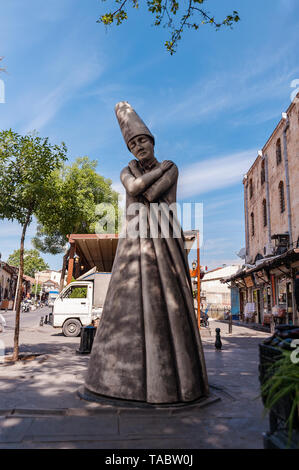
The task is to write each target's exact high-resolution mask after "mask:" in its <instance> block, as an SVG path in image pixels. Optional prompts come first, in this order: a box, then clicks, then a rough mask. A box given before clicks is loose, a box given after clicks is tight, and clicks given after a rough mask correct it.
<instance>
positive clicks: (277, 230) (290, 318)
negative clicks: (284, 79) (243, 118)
mask: <svg viewBox="0 0 299 470" xmlns="http://www.w3.org/2000/svg"><path fill="white" fill-rule="evenodd" d="M243 184H244V209H245V241H246V256H245V265H244V267H243V269H241V270H240V272H239V273H237V274H236V275H235V276H232V277H231V278H230V281H231V286H232V287H238V288H239V291H240V292H239V294H240V315H241V317H244V316H246V314H248V313H249V312H250V313H251V317H252V319H254V320H255V321H257V322H259V323H264V324H267V323H269V322H270V318H271V315H274V316H275V317H276V318H277V321H280V322H281V323H284V322H293V323H295V324H297V323H298V311H297V310H298V309H297V305H296V301H295V279H296V276H297V272H298V271H299V94H298V95H297V97H296V98H295V100H294V101H293V102H292V103H291V105H290V106H289V108H288V110H287V111H286V113H282V118H281V120H280V121H279V123H278V125H277V126H276V128H275V129H274V131H273V133H272V135H271V136H270V138H269V139H268V141H267V142H266V144H265V145H264V147H263V149H262V150H261V151H260V152H259V154H258V156H257V158H256V160H255V162H254V163H253V165H252V167H251V168H250V169H249V171H248V172H247V174H246V175H245V177H244V180H243ZM249 304H250V307H248V305H249ZM247 316H250V315H247Z"/></svg>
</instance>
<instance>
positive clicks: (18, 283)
mask: <svg viewBox="0 0 299 470" xmlns="http://www.w3.org/2000/svg"><path fill="white" fill-rule="evenodd" d="M19 285H20V268H19V272H18V281H17V288H16V291H15V300H14V304H13V310H15V309H16V303H17V297H18V292H19Z"/></svg>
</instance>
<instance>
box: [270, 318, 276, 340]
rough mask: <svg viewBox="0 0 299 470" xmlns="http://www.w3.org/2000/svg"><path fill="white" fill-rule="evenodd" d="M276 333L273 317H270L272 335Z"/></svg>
mask: <svg viewBox="0 0 299 470" xmlns="http://www.w3.org/2000/svg"><path fill="white" fill-rule="evenodd" d="M274 331H275V323H274V317H273V315H271V316H270V333H271V334H272V335H273V334H274Z"/></svg>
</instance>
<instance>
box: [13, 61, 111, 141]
mask: <svg viewBox="0 0 299 470" xmlns="http://www.w3.org/2000/svg"><path fill="white" fill-rule="evenodd" d="M101 72H102V68H101V67H100V65H99V64H98V63H96V62H95V61H93V60H91V61H88V62H85V63H83V64H82V63H81V64H79V65H77V66H76V67H75V68H73V69H72V70H71V72H68V75H67V77H66V78H65V79H64V80H63V81H62V82H61V83H60V84H59V85H58V86H56V87H55V88H54V89H53V90H52V91H50V92H49V93H48V94H47V95H46V96H44V97H43V98H41V99H40V100H39V102H38V104H37V111H36V116H35V117H34V118H33V119H32V120H31V121H30V122H29V123H28V124H27V125H26V127H25V128H24V129H23V130H22V132H23V133H27V132H30V131H32V130H34V129H37V130H40V129H41V128H42V127H44V126H45V125H46V124H47V123H48V122H49V121H50V120H51V119H53V118H54V117H55V115H56V114H57V113H58V111H59V110H60V109H61V108H62V107H63V106H64V105H65V104H66V103H67V102H68V101H70V100H71V99H72V98H73V97H74V96H75V95H76V94H78V93H79V92H80V90H81V89H82V88H84V86H86V85H88V84H89V83H91V82H92V81H93V80H95V79H96V78H98V77H99V75H100V74H101Z"/></svg>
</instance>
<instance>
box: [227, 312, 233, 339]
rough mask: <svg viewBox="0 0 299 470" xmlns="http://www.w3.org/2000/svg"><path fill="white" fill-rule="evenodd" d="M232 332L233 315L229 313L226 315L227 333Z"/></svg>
mask: <svg viewBox="0 0 299 470" xmlns="http://www.w3.org/2000/svg"><path fill="white" fill-rule="evenodd" d="M232 332H233V316H232V314H231V313H230V314H229V317H228V333H229V334H230V335H231V334H232Z"/></svg>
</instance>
